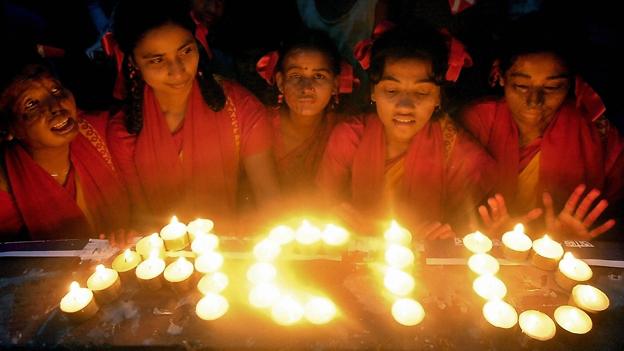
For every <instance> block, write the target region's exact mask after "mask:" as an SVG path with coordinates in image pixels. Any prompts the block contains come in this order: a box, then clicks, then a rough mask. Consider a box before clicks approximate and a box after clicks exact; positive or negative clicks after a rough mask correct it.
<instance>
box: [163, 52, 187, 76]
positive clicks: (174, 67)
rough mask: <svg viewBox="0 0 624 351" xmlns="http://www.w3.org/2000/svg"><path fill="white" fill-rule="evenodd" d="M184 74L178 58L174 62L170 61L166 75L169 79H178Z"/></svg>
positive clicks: (182, 64)
mask: <svg viewBox="0 0 624 351" xmlns="http://www.w3.org/2000/svg"><path fill="white" fill-rule="evenodd" d="M184 72H185V68H184V63H183V62H182V60H181V59H180V58H178V57H176V59H175V60H173V61H171V62H170V63H169V65H168V67H167V73H168V74H169V76H170V77H173V78H178V77H180V76H182V75H183V74H184Z"/></svg>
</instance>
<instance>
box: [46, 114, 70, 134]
mask: <svg viewBox="0 0 624 351" xmlns="http://www.w3.org/2000/svg"><path fill="white" fill-rule="evenodd" d="M75 124H76V121H74V119H73V118H70V117H65V118H64V119H63V120H62V121H60V122H58V123H56V124H55V125H53V126H52V128H50V130H51V131H53V132H55V133H57V134H65V133H67V132H69V131H71V130H72V129H73V128H74V125H75Z"/></svg>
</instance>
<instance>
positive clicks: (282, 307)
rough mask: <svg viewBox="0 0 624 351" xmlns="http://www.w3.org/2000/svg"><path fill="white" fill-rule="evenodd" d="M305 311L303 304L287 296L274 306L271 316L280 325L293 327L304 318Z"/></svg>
mask: <svg viewBox="0 0 624 351" xmlns="http://www.w3.org/2000/svg"><path fill="white" fill-rule="evenodd" d="M304 313H305V311H304V309H303V307H302V306H301V304H300V303H299V302H298V301H297V300H295V299H294V298H292V297H290V296H286V297H284V298H282V299H280V300H278V301H277V302H275V303H274V304H273V307H272V308H271V315H272V316H273V320H274V321H275V322H276V323H277V324H280V325H293V324H295V323H297V322H299V321H300V320H301V318H303V315H304Z"/></svg>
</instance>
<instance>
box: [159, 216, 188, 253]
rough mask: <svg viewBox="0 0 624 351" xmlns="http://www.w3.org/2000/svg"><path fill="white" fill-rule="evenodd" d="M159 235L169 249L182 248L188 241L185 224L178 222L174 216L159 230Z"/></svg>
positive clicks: (177, 249)
mask: <svg viewBox="0 0 624 351" xmlns="http://www.w3.org/2000/svg"><path fill="white" fill-rule="evenodd" d="M160 236H161V237H162V238H163V240H164V241H165V247H166V248H167V250H170V251H179V250H182V249H184V248H185V247H186V246H187V245H188V243H189V238H188V235H186V225H185V224H184V223H180V222H179V221H178V217H176V216H173V217H171V222H169V224H167V225H166V226H164V227H163V228H162V229H161V230H160Z"/></svg>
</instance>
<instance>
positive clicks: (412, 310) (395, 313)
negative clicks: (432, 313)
mask: <svg viewBox="0 0 624 351" xmlns="http://www.w3.org/2000/svg"><path fill="white" fill-rule="evenodd" d="M392 317H394V320H395V321H397V322H399V324H402V325H405V326H408V327H411V326H414V325H417V324H418V323H420V322H421V321H422V320H423V319H424V318H425V310H424V309H423V307H422V305H421V304H420V303H418V301H416V300H414V299H405V298H404V299H398V300H397V301H395V302H394V304H392Z"/></svg>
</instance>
